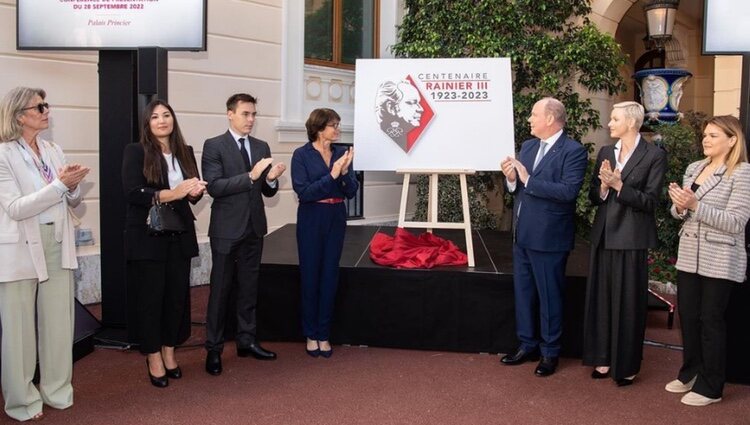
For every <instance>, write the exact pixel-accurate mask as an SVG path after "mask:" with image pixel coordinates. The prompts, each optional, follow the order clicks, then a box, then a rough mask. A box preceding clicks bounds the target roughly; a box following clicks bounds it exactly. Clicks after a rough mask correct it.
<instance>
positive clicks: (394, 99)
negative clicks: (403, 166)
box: [375, 75, 434, 154]
mask: <svg viewBox="0 0 750 425" xmlns="http://www.w3.org/2000/svg"><path fill="white" fill-rule="evenodd" d="M433 116H434V113H433V111H432V108H431V107H430V105H429V104H428V103H427V100H426V99H425V98H424V96H422V93H421V92H420V91H419V88H418V87H417V86H416V84H414V80H413V79H412V78H411V75H408V76H407V77H406V78H405V79H403V80H400V81H390V80H389V81H384V82H382V83H381V84H380V85H379V86H378V89H377V93H376V95H375V118H376V119H377V122H378V124H379V125H380V129H381V130H382V131H383V133H385V134H386V135H387V136H388V137H389V138H390V139H391V140H393V142H395V143H396V144H397V145H398V147H400V148H401V149H402V150H403V151H404V152H406V153H407V154H408V153H409V151H410V150H411V149H412V148H413V147H414V145H415V144H416V143H417V140H419V136H421V135H422V133H423V132H424V131H425V129H426V128H427V125H428V124H429V122H430V121H431V120H432V117H433Z"/></svg>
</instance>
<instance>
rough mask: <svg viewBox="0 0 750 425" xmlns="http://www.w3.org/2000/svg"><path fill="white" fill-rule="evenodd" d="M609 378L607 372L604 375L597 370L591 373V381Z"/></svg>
mask: <svg viewBox="0 0 750 425" xmlns="http://www.w3.org/2000/svg"><path fill="white" fill-rule="evenodd" d="M608 377H609V371H606V372H604V373H602V372H599V371H598V370H596V369H594V370H592V371H591V379H604V378H608Z"/></svg>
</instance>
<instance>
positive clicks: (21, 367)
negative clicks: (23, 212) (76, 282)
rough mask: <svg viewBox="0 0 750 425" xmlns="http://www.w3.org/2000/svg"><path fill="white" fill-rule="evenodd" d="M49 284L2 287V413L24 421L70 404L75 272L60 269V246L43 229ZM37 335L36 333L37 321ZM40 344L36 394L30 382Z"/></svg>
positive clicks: (34, 282) (51, 229)
mask: <svg viewBox="0 0 750 425" xmlns="http://www.w3.org/2000/svg"><path fill="white" fill-rule="evenodd" d="M40 228H41V235H42V242H43V244H44V256H45V260H46V263H47V270H48V273H49V280H47V281H44V282H41V283H40V282H39V280H38V279H26V280H18V281H14V282H0V324H2V330H3V333H2V348H0V350H2V351H1V354H0V355H2V374H0V385H2V392H3V398H4V399H5V412H6V413H7V414H8V416H10V417H11V418H13V419H16V420H19V421H25V420H28V419H31V418H32V417H34V415H36V414H38V413H39V412H41V411H42V403H44V404H47V405H48V406H51V407H54V408H56V409H65V408H67V407H70V406H71V405H72V404H73V386H72V385H71V379H72V377H73V331H74V318H75V311H74V304H73V302H74V301H73V300H74V298H73V272H72V270H63V269H62V268H61V264H62V259H61V244H60V243H59V242H57V241H56V240H55V227H54V226H50V225H41V226H40ZM35 313H36V329H37V330H38V335H37V334H36V332H35V326H34V325H35V317H34V315H35ZM37 338H38V341H39V346H38V349H39V370H40V381H39V389H38V390H37V388H36V387H35V386H34V384H33V383H32V382H31V381H32V379H33V378H34V371H35V369H36V362H37Z"/></svg>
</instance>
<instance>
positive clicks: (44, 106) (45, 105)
mask: <svg viewBox="0 0 750 425" xmlns="http://www.w3.org/2000/svg"><path fill="white" fill-rule="evenodd" d="M29 109H36V110H37V111H39V113H40V114H43V113H44V110H45V109H47V110H49V103H47V102H44V103H40V104H38V105H34V106H29V107H28V108H21V109H20V110H21V111H28V110H29Z"/></svg>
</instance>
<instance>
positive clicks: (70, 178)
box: [57, 164, 91, 191]
mask: <svg viewBox="0 0 750 425" xmlns="http://www.w3.org/2000/svg"><path fill="white" fill-rule="evenodd" d="M89 171H91V169H90V168H88V167H84V166H83V165H81V164H66V165H64V166H63V167H62V168H60V169H59V170H57V178H58V179H60V181H61V182H62V183H63V184H64V185H65V186H66V187H67V188H68V190H70V191H73V190H75V189H76V187H78V183H80V182H81V180H83V178H84V177H86V175H87V174H88V173H89Z"/></svg>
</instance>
